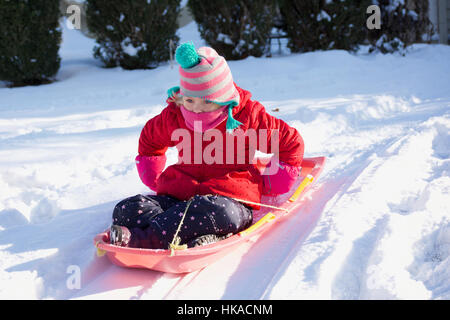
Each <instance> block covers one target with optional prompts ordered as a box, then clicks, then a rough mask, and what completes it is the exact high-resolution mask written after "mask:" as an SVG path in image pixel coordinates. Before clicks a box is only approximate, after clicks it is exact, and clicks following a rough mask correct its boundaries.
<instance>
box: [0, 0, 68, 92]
mask: <svg viewBox="0 0 450 320" xmlns="http://www.w3.org/2000/svg"><path fill="white" fill-rule="evenodd" d="M59 16H60V13H59V1H58V0H32V1H27V0H0V80H3V81H7V82H9V83H10V85H11V86H23V85H38V84H42V83H48V82H51V81H52V77H53V76H54V75H55V74H56V73H57V72H58V70H59V67H60V60H61V59H60V57H59V55H58V51H59V45H60V42H61V29H60V26H59V20H58V19H59Z"/></svg>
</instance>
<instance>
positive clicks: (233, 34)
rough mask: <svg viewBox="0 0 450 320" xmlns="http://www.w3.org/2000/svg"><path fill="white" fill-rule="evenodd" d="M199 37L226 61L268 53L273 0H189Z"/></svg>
mask: <svg viewBox="0 0 450 320" xmlns="http://www.w3.org/2000/svg"><path fill="white" fill-rule="evenodd" d="M188 6H189V9H190V11H191V12H192V14H193V16H194V19H195V21H196V23H197V25H198V29H199V32H200V36H201V37H202V38H203V39H204V40H205V42H206V43H207V44H208V45H209V46H211V47H213V48H214V49H216V50H217V52H218V53H219V54H221V55H222V56H224V57H225V58H226V59H228V60H238V59H244V58H246V57H248V56H255V57H260V56H262V55H264V54H265V53H268V50H269V47H270V33H271V30H272V25H273V23H272V19H273V16H274V10H275V1H274V0H217V1H205V0H189V2H188Z"/></svg>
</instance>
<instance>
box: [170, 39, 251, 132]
mask: <svg viewBox="0 0 450 320" xmlns="http://www.w3.org/2000/svg"><path fill="white" fill-rule="evenodd" d="M175 59H176V60H177V62H178V63H179V64H180V68H179V72H180V87H174V88H171V89H169V91H168V94H169V96H171V95H172V94H173V92H174V91H175V92H176V91H178V89H179V90H180V94H181V95H182V96H187V97H196V98H201V99H204V100H207V101H211V102H214V103H217V104H218V105H221V106H225V105H228V106H229V107H228V119H227V127H226V128H227V130H228V131H232V130H233V129H235V128H237V127H238V126H239V125H241V124H242V123H241V122H239V121H237V120H235V119H234V118H233V108H234V107H235V106H237V105H239V92H238V91H237V89H236V87H235V86H234V82H233V77H232V75H231V71H230V68H229V67H228V64H227V62H226V60H225V58H224V57H222V56H220V55H219V54H218V53H217V52H216V50H214V49H213V48H210V47H201V48H199V49H198V50H195V47H194V45H193V44H192V43H183V44H182V45H180V46H179V47H178V48H177V50H176V52H175Z"/></svg>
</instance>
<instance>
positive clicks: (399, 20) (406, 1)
mask: <svg viewBox="0 0 450 320" xmlns="http://www.w3.org/2000/svg"><path fill="white" fill-rule="evenodd" d="M372 1H373V4H376V5H378V6H379V8H380V12H381V29H379V30H377V29H374V30H369V32H368V37H369V40H370V42H371V49H370V51H380V52H382V53H391V52H395V51H399V52H401V53H404V51H405V49H406V47H407V46H409V45H411V44H413V43H415V42H427V41H431V37H432V34H433V32H434V31H433V27H432V24H431V22H430V19H429V16H428V11H429V2H428V1H429V0H372Z"/></svg>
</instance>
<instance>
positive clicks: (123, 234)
mask: <svg viewBox="0 0 450 320" xmlns="http://www.w3.org/2000/svg"><path fill="white" fill-rule="evenodd" d="M130 238H131V233H130V230H128V228H126V227H122V226H118V225H114V224H113V225H111V228H110V229H109V242H110V243H111V244H112V245H114V246H119V247H126V246H128V243H129V242H130Z"/></svg>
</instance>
